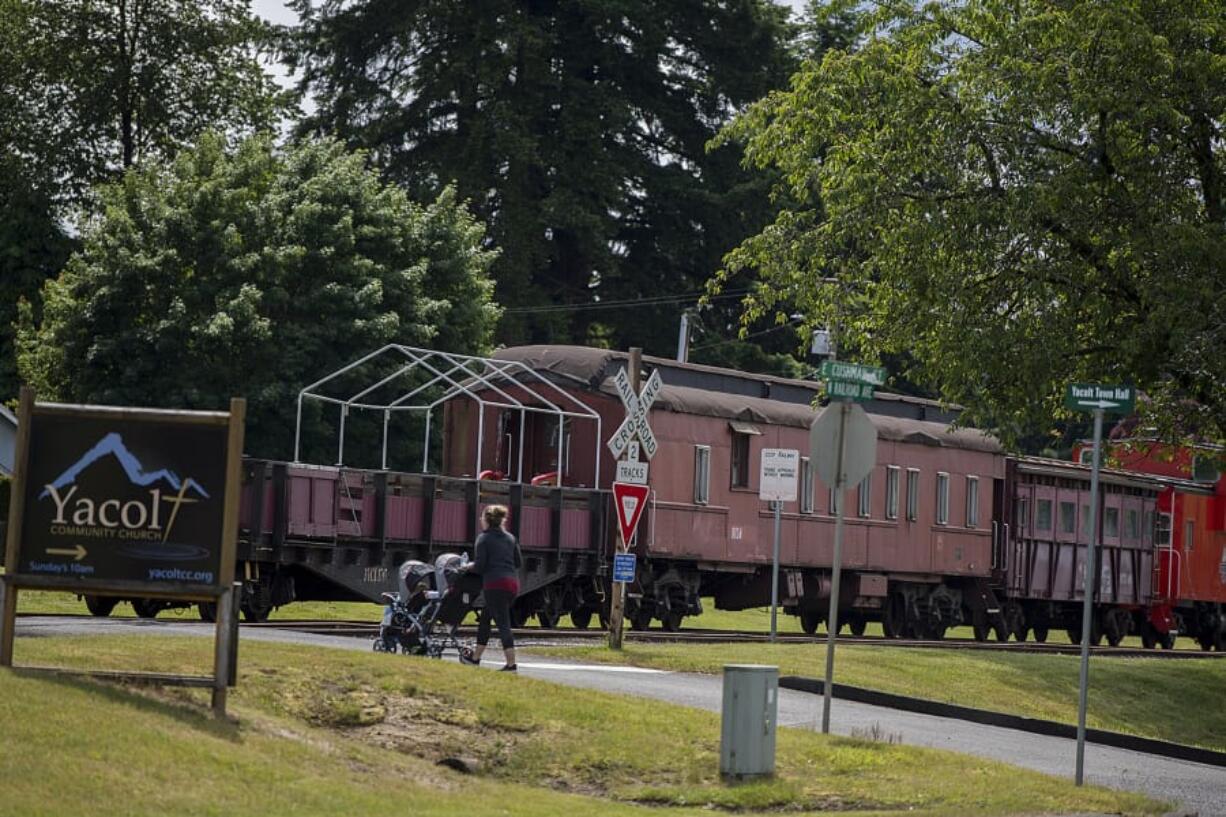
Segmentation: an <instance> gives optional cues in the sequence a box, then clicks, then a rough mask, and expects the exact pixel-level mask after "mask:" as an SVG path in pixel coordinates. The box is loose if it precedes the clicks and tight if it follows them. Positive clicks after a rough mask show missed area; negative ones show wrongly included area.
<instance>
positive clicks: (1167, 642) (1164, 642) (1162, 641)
mask: <svg viewBox="0 0 1226 817" xmlns="http://www.w3.org/2000/svg"><path fill="white" fill-rule="evenodd" d="M1158 646H1159V647H1161V648H1162V649H1164V650H1173V649H1175V634H1174V633H1163V634H1162V635H1161V636H1159V637H1158Z"/></svg>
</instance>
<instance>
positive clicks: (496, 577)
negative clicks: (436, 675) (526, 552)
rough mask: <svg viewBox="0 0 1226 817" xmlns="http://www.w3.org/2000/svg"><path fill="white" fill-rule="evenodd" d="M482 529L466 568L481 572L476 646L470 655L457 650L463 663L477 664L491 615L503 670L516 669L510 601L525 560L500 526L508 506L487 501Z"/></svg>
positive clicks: (487, 638) (512, 538)
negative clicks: (503, 658) (482, 599)
mask: <svg viewBox="0 0 1226 817" xmlns="http://www.w3.org/2000/svg"><path fill="white" fill-rule="evenodd" d="M483 516H484V518H485V530H484V531H483V532H482V533H481V535H480V536H478V537H477V544H476V551H477V558H476V560H475V561H474V562H473V563H472V566H471V567H470V568H469V570H470V571H472V572H473V573H476V574H478V575H480V576H481V586H482V592H483V594H484V595H485V606H484V607H483V608H481V615H480V617H479V618H478V620H477V649H476V650H474V651H473V653H472V655H471V656H469V655H467V654H465V653H463V652H462V653H460V660H461V661H463V662H464V663H465V664H480V663H481V656H482V655H483V654H484V653H485V645H486V644H488V643H489V641H490V619H491V618H493V619H494V621H496V622H497V623H498V636H499V638H500V639H501V640H502V652H503V654H504V655H505V656H506V665H505V666H504V667H503V668H502V671H503V672H515V671H517V669H518V667H517V666H516V664H515V636H514V635H512V633H511V602H513V601H515V597H516V596H517V595H519V569H520V568H521V567H522V566H523V564H524V557H523V554H522V553H520V552H519V542H517V541H515V537H514V536H512V535H511V534H509V533H507V532H506V531H505V530H503V527H502V523H503V520H505V519H506V518H507V509H506V507H505V506H503V505H490V506H489V507H488V508H486V509H485V513H484V515H483Z"/></svg>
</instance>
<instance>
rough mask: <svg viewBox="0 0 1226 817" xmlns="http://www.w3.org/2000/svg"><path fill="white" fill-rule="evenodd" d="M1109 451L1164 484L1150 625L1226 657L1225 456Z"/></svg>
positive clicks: (1133, 448)
mask: <svg viewBox="0 0 1226 817" xmlns="http://www.w3.org/2000/svg"><path fill="white" fill-rule="evenodd" d="M1109 446H1110V447H1109V452H1108V453H1109V458H1110V460H1111V461H1112V462H1113V463H1118V464H1119V466H1120V467H1122V468H1124V469H1127V470H1129V471H1134V472H1138V473H1144V474H1154V475H1158V476H1160V477H1162V478H1164V482H1165V487H1164V490H1163V491H1162V494H1161V496H1160V497H1159V499H1158V519H1157V529H1156V531H1157V532H1156V538H1157V544H1158V546H1159V548H1160V549H1161V550H1160V558H1159V561H1158V566H1157V576H1156V579H1155V583H1154V599H1153V606H1152V609H1151V611H1150V620H1151V622H1152V626H1154V627H1155V628H1156V629H1157V630H1158V631H1159V632H1163V633H1165V632H1168V631H1169V632H1172V633H1173V632H1181V633H1184V634H1186V635H1189V636H1191V637H1192V638H1195V639H1196V640H1197V641H1198V642H1199V643H1200V645H1201V647H1202V648H1203V649H1206V650H1209V649H1213V648H1214V647H1216V648H1217V649H1218V650H1226V479H1223V478H1222V476H1221V474H1220V473H1219V471H1218V468H1217V463H1218V462H1220V460H1221V457H1222V451H1221V449H1219V448H1216V447H1211V446H1200V447H1196V448H1192V447H1187V446H1181V447H1173V446H1169V445H1166V444H1163V443H1159V442H1156V441H1154V440H1146V439H1141V438H1133V439H1120V440H1112V441H1111V443H1110V444H1109ZM1085 451H1088V449H1085V448H1082V449H1081V452H1085ZM1081 452H1078V453H1079V456H1081V455H1082V453H1081Z"/></svg>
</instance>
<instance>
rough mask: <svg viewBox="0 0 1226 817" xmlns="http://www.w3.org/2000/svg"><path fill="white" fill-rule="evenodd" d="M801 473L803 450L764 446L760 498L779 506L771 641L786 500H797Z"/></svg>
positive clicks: (776, 602) (776, 603)
mask: <svg viewBox="0 0 1226 817" xmlns="http://www.w3.org/2000/svg"><path fill="white" fill-rule="evenodd" d="M799 476H800V452H799V451H797V450H796V449H795V448H764V449H762V460H761V470H760V473H759V474H758V498H759V499H763V500H766V501H767V502H771V503H772V504H773V505H774V506H775V549H774V557H773V559H772V560H771V641H774V640H775V633H776V630H775V625H776V616H777V615H778V611H779V528H780V525H781V516H782V513H783V503H784V502H795V501H796V481H797V479H798V477H799Z"/></svg>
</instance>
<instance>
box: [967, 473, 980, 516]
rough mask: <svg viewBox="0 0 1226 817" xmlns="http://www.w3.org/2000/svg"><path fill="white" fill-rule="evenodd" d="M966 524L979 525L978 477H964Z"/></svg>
mask: <svg viewBox="0 0 1226 817" xmlns="http://www.w3.org/2000/svg"><path fill="white" fill-rule="evenodd" d="M966 526H967V527H968V528H977V527H979V477H967V478H966Z"/></svg>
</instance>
